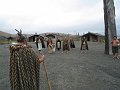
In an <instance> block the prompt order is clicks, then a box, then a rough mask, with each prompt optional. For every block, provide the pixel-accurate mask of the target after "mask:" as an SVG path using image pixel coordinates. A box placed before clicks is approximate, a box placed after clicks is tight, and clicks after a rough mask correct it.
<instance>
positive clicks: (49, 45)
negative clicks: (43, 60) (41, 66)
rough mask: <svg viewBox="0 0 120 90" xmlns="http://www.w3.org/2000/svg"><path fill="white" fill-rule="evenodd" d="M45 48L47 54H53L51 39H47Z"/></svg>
mask: <svg viewBox="0 0 120 90" xmlns="http://www.w3.org/2000/svg"><path fill="white" fill-rule="evenodd" d="M47 46H48V53H53V42H52V39H51V38H49V39H48V41H47Z"/></svg>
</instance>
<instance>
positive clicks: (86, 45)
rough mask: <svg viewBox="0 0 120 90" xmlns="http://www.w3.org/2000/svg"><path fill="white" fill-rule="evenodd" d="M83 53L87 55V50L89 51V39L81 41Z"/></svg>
mask: <svg viewBox="0 0 120 90" xmlns="http://www.w3.org/2000/svg"><path fill="white" fill-rule="evenodd" d="M80 50H81V53H85V50H88V43H87V39H86V38H85V37H83V38H82V39H81V48H80Z"/></svg>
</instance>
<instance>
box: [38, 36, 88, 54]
mask: <svg viewBox="0 0 120 90" xmlns="http://www.w3.org/2000/svg"><path fill="white" fill-rule="evenodd" d="M46 42H47V48H48V53H54V52H55V51H56V50H58V51H60V50H62V53H63V52H66V53H68V51H70V48H71V49H72V48H75V43H74V40H73V38H68V37H64V39H63V40H60V39H59V38H57V39H55V38H48V40H47V41H46ZM36 46H37V48H38V51H39V52H42V49H43V48H45V42H44V39H43V38H41V37H40V36H38V37H37V38H36ZM80 50H81V53H84V51H85V50H88V43H87V40H86V38H85V37H83V38H82V39H81V45H80Z"/></svg>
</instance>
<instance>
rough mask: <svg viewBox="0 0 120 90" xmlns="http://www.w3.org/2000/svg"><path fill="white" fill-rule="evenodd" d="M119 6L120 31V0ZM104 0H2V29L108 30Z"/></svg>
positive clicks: (101, 31) (117, 14)
mask: <svg viewBox="0 0 120 90" xmlns="http://www.w3.org/2000/svg"><path fill="white" fill-rule="evenodd" d="M114 1H115V6H116V23H117V30H118V31H119V30H120V29H119V28H118V27H119V26H120V13H119V11H118V10H120V7H119V6H118V5H120V1H119V0H114ZM103 15H104V14H103V0H0V30H1V31H5V32H9V33H16V31H15V30H14V29H18V30H19V29H22V31H23V33H28V34H34V33H45V32H60V33H72V34H75V33H77V32H79V33H80V34H83V33H86V32H88V31H89V32H98V33H104V18H103V17H104V16H103Z"/></svg>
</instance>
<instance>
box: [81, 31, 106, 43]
mask: <svg viewBox="0 0 120 90" xmlns="http://www.w3.org/2000/svg"><path fill="white" fill-rule="evenodd" d="M82 37H86V39H87V41H92V42H102V41H104V38H105V36H104V35H101V34H98V33H91V32H88V33H86V34H84V35H83V36H82Z"/></svg>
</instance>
